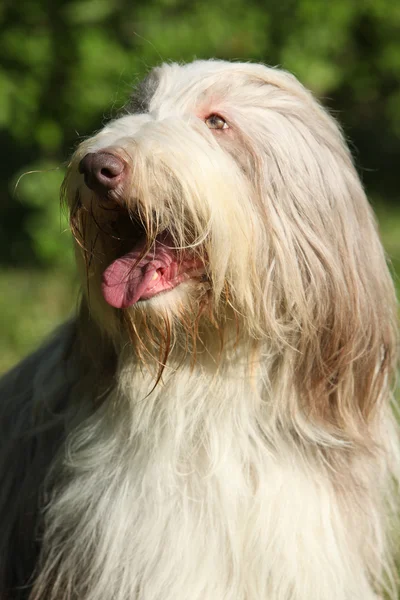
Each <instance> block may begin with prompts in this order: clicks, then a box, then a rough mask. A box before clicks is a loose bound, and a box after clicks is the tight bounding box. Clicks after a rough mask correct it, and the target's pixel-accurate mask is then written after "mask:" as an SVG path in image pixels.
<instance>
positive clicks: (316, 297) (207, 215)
mask: <svg viewBox="0 0 400 600" xmlns="http://www.w3.org/2000/svg"><path fill="white" fill-rule="evenodd" d="M156 75H157V85H155V86H154V92H153V94H152V95H151V96H149V106H148V108H147V109H146V114H129V115H126V116H123V117H121V118H120V119H117V120H116V121H114V122H112V123H110V124H109V125H108V126H106V127H105V128H104V129H103V130H102V131H101V132H99V133H98V134H97V135H96V136H94V137H93V138H92V139H89V140H87V141H86V142H84V143H83V144H82V145H81V146H80V148H79V149H78V151H77V153H76V155H75V156H74V158H73V160H72V163H71V166H70V171H69V175H68V179H67V195H68V198H69V202H70V205H71V208H72V209H73V203H74V199H75V197H76V191H77V190H79V193H80V196H81V201H82V203H83V206H84V207H85V206H86V207H88V206H89V205H90V203H92V208H93V204H96V199H95V198H93V195H92V193H91V192H90V191H89V190H87V189H86V188H85V186H84V185H83V181H82V178H81V176H80V175H79V174H78V170H77V164H78V162H79V160H80V159H81V158H82V157H83V156H84V155H85V154H86V153H87V152H94V151H98V150H101V149H111V150H112V151H113V152H117V153H118V154H119V155H120V156H123V157H124V159H125V160H127V161H128V164H129V165H130V168H131V170H132V171H131V172H132V177H131V183H130V188H129V193H128V195H127V197H125V198H124V199H125V201H126V202H127V203H128V205H129V206H130V208H131V209H132V211H133V210H139V211H140V214H141V217H142V219H143V222H144V223H145V225H146V227H147V228H148V230H149V231H150V232H151V233H157V232H158V231H160V230H162V229H164V228H165V227H167V228H170V229H171V228H172V229H173V235H174V239H175V241H176V245H177V246H179V247H185V246H187V245H190V246H191V247H192V248H193V249H196V248H199V249H201V251H203V250H205V252H204V253H203V254H202V256H206V257H207V269H208V276H209V282H210V283H209V286H211V289H209V288H207V286H205V285H204V284H199V286H200V287H196V284H192V283H188V284H184V285H183V286H181V287H180V288H177V289H176V290H174V292H171V293H170V294H166V295H165V296H160V297H158V298H154V299H153V300H150V301H147V302H145V303H143V304H142V305H141V306H138V307H136V308H133V309H128V310H127V311H125V318H126V319H127V320H130V322H131V323H132V324H133V327H134V328H136V329H135V331H136V337H133V338H132V336H128V335H127V333H126V331H125V329H124V325H123V322H122V321H121V319H120V313H118V311H116V310H114V309H111V308H110V307H109V306H107V305H106V304H105V302H104V300H103V298H102V296H101V294H100V292H99V280H100V277H101V273H102V271H103V270H104V268H105V266H107V257H109V250H108V246H107V243H108V242H107V239H98V237H96V238H95V235H94V232H95V231H96V228H95V227H94V225H93V223H90V222H85V227H86V229H85V230H84V231H83V227H82V231H81V234H82V240H80V241H81V242H82V245H84V246H85V247H86V250H87V248H88V245H89V247H90V248H91V250H90V252H91V254H93V255H94V258H93V260H91V261H90V264H89V266H88V260H86V261H85V260H84V255H85V252H84V251H83V252H82V253H81V252H80V250H79V251H78V255H79V256H80V258H79V261H80V264H81V270H82V272H83V275H84V277H86V279H85V284H84V289H86V290H87V289H89V292H88V300H87V302H88V303H89V305H90V310H91V314H92V319H93V320H94V321H96V322H97V323H98V326H99V327H100V328H101V330H102V331H103V332H104V335H105V336H106V337H107V336H109V338H110V340H111V341H110V344H111V343H112V345H113V346H114V347H115V348H116V352H117V354H118V357H119V359H118V367H117V371H116V374H115V378H114V380H113V381H114V383H113V384H112V386H111V388H110V389H109V390H108V392H107V394H106V395H105V396H104V397H103V398H102V402H101V403H100V405H99V407H98V408H97V409H96V410H94V411H93V412H92V414H91V415H90V416H89V417H88V418H86V419H85V420H83V421H82V422H81V423H80V424H79V425H78V426H74V427H71V431H70V434H69V438H68V441H67V444H66V447H65V449H64V450H62V451H61V453H60V455H59V457H58V458H57V459H56V461H55V463H54V465H53V470H52V473H53V475H52V477H53V478H54V477H55V481H56V483H55V484H54V483H52V485H53V488H52V489H53V491H52V496H51V500H50V502H49V505H48V507H47V511H46V520H45V533H44V541H43V552H42V559H41V563H40V566H39V569H38V573H37V579H36V584H35V587H34V591H33V592H32V595H31V598H32V599H35V600H39V598H40V599H42V598H49V599H51V600H67V599H68V600H72V599H74V600H77V599H78V598H79V600H111V599H112V600H188V599H189V598H190V600H373V599H374V598H376V595H375V594H377V593H382V592H383V591H384V590H385V589H386V590H387V591H388V593H389V594H391V597H392V598H395V591H394V589H395V583H394V580H393V577H394V575H393V570H392V567H391V562H392V551H391V549H390V545H389V541H388V539H389V537H390V530H391V528H392V527H393V522H392V521H390V519H391V518H392V516H391V515H392V513H391V511H390V508H389V504H390V502H391V500H392V499H393V489H392V483H391V481H392V478H393V476H396V475H397V472H398V466H399V454H398V446H397V432H396V427H395V422H394V419H393V417H392V415H391V411H390V407H389V396H390V391H389V382H390V376H391V372H392V370H393V362H394V361H393V360H392V359H390V361H391V362H390V361H389V362H390V364H389V365H388V366H385V364H384V363H383V362H382V361H383V358H384V356H386V355H387V351H388V350H387V349H388V348H389V354H390V353H391V354H390V355H391V356H392V355H393V354H394V345H395V342H394V336H395V333H394V326H393V320H394V314H395V309H394V306H395V305H394V296H393V288H392V284H391V282H390V278H389V275H388V272H387V268H386V266H385V260H384V255H383V251H382V248H381V245H380V242H379V239H378V236H377V234H376V230H375V227H374V223H373V219H372V217H371V214H370V210H369V208H368V206H367V202H366V199H365V196H364V194H363V191H362V188H361V186H360V183H359V181H358V178H357V175H356V173H355V171H354V168H353V166H352V163H351V158H350V156H349V153H348V150H347V148H346V147H345V145H344V142H343V139H342V137H341V134H340V132H339V130H338V128H337V125H336V124H335V122H334V121H333V120H332V119H331V118H330V117H329V115H327V113H326V112H325V111H324V110H323V109H322V108H321V107H320V106H319V105H318V104H317V103H316V102H315V100H313V99H312V97H311V95H310V94H309V93H308V92H307V91H306V90H304V88H302V86H301V85H300V84H299V83H298V82H297V81H296V80H295V79H294V78H293V77H292V76H290V75H288V74H286V73H283V72H281V71H278V70H275V69H267V68H266V67H263V66H261V65H249V64H246V65H241V64H229V63H223V62H218V61H215V62H212V61H207V62H201V61H200V62H195V63H193V64H192V65H186V66H178V65H164V66H163V67H161V68H160V69H159V70H158V71H157V73H156ZM211 113H220V114H223V116H224V117H225V118H226V120H227V121H228V122H229V124H230V129H229V131H228V132H225V131H221V132H217V133H215V135H214V134H213V132H211V131H210V130H208V129H207V127H206V125H205V124H204V118H205V117H206V116H207V115H209V114H211ZM93 210H94V211H95V213H96V216H97V220H101V219H102V218H103V217H102V213H101V209H100V208H98V207H97V206H95V208H94V209H93ZM83 218H84V217H82V219H83ZM104 218H105V217H104ZM188 224H190V227H191V231H194V232H195V240H194V241H193V239H191V240H189V239H188V237H187V225H188ZM153 229H154V232H153ZM100 238H101V236H100ZM94 239H96V241H95V242H93V240H94ZM88 240H89V241H90V240H91V241H92V242H93V243H94V245H93V246H90V243H89V244H88ZM96 252H98V254H97V258H96ZM199 252H200V250H199ZM85 265H86V266H85ZM226 290H229V293H227V295H226V292H225V291H226ZM206 297H207V298H208V300H207V303H208V308H209V309H210V310H211V311H212V313H213V318H212V319H211V320H210V322H208V321H207V322H206V321H203V320H202V318H201V319H200V328H199V330H198V331H197V332H196V333H193V332H192V331H190V327H189V332H188V326H187V325H182V323H181V315H182V314H184V315H186V321H189V322H190V323H192V322H194V320H195V316H196V315H197V313H198V308H199V302H200V299H199V298H202V299H203V300H204V298H206ZM145 319H148V320H149V322H150V323H151V326H150V328H151V327H154V332H155V333H154V337H153V338H151V336H150V337H149V336H148V330H147V329H146V328H145V325H144V323H145ZM183 321H184V322H186V321H185V319H183ZM125 322H126V321H125ZM164 322H169V323H170V327H171V332H172V333H171V336H172V342H171V349H170V352H169V356H168V360H167V363H166V366H165V368H164V371H163V373H162V377H161V380H160V381H159V382H158V384H157V385H156V387H155V388H154V383H155V381H156V379H157V372H158V366H159V365H158V360H159V359H158V356H159V355H158V354H157V348H158V345H159V346H160V348H161V349H162V347H163V343H162V342H159V338H158V335H159V332H161V333H160V336H161V338H162V335H161V334H162V332H163V326H164V325H163V323H164ZM146 323H147V321H146ZM213 323H217V325H216V326H215V328H214V325H213ZM219 334H222V336H223V338H224V341H223V344H222V345H221V346H219V343H218V340H217V338H218V335H219ZM154 340H156V341H154ZM157 340H158V342H157ZM185 348H186V350H185ZM153 357H154V358H153ZM367 380H368V381H369V382H370V383H369V384H368V386H367V384H365V389H364V387H363V385H364V382H365V381H367ZM318 386H320V387H318ZM328 387H329V390H330V391H329V393H328V392H327V391H326V389H328ZM84 388H85V389H84V392H83V396H82V398H79V401H80V402H82V403H83V404H85V403H88V404H90V402H92V401H93V398H91V389H90V388H88V386H84ZM153 388H154V389H153ZM360 390H361V391H360ZM303 392H304V394H303ZM330 403H332V406H333V408H332V412H330V411H331V408H330V406H331V404H330ZM54 473H55V474H56V475H54ZM52 481H53V480H52Z"/></svg>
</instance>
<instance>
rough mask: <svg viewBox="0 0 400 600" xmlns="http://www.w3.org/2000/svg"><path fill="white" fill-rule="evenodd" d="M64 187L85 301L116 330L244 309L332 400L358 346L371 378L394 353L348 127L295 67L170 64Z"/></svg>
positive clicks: (78, 156)
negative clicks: (146, 318)
mask: <svg viewBox="0 0 400 600" xmlns="http://www.w3.org/2000/svg"><path fill="white" fill-rule="evenodd" d="M65 190H66V195H67V198H68V202H69V205H70V210H71V225H72V228H73V232H74V234H75V237H76V239H77V242H78V256H79V260H80V262H81V265H83V266H82V271H83V275H84V279H85V285H84V288H85V291H86V295H87V300H88V303H89V304H90V307H91V310H92V313H93V314H94V316H95V317H96V319H97V320H98V321H99V322H100V323H101V326H102V327H103V328H104V329H108V330H109V331H110V332H111V333H112V334H113V335H114V334H115V332H116V331H117V329H118V327H119V326H120V324H121V322H122V323H124V324H126V323H127V322H128V321H129V322H133V323H134V322H135V319H138V315H139V314H141V315H143V314H144V315H152V317H153V318H157V315H158V316H160V315H161V316H162V318H163V319H167V320H168V321H169V322H170V323H174V322H179V323H180V324H181V325H182V323H183V324H184V328H186V329H190V328H192V330H193V331H194V330H196V331H198V321H199V319H200V320H202V319H203V317H204V318H207V319H209V321H210V322H216V323H219V324H221V323H223V324H224V325H223V326H224V327H225V328H226V327H227V326H229V324H231V323H233V322H235V326H237V325H238V324H239V329H240V331H242V332H245V333H246V335H248V336H250V337H251V338H253V339H258V340H262V341H263V342H265V343H266V344H267V346H268V353H269V354H270V355H273V356H274V357H275V360H277V357H278V356H281V357H285V360H286V359H287V361H289V363H290V366H289V363H288V365H286V367H287V368H291V369H292V371H293V372H294V373H295V374H296V377H298V378H299V381H300V380H302V381H303V383H302V387H303V389H304V387H305V386H304V382H306V386H307V385H309V387H310V390H313V392H311V391H310V394H311V393H314V392H315V390H316V389H317V387H318V386H320V388H321V390H322V391H320V392H319V394H320V396H321V397H322V396H325V392H324V391H323V390H326V387H327V386H328V387H329V386H330V389H331V391H332V390H337V385H338V384H337V382H338V381H339V380H341V376H342V374H343V372H344V371H346V369H350V370H352V371H354V369H356V366H357V361H356V358H355V357H356V356H358V357H359V359H357V360H359V361H360V360H361V361H364V363H363V366H362V369H363V370H364V375H363V379H364V381H366V379H365V373H366V372H368V375H367V379H368V377H370V378H371V379H370V380H369V382H368V384H366V385H367V387H370V386H371V385H372V384H373V381H372V380H374V379H376V376H377V373H381V372H382V373H383V371H384V370H385V368H386V367H385V365H386V364H387V361H388V360H389V362H390V359H388V356H389V355H390V354H391V353H390V348H391V347H392V344H393V325H392V319H393V292H392V285H391V282H390V278H389V276H388V273H387V269H386V265H385V260H384V256H383V251H382V248H381V245H380V242H379V239H378V236H377V233H376V230H375V226H374V222H373V218H372V215H371V212H370V209H369V207H368V203H367V201H366V198H365V195H364V193H363V190H362V187H361V185H360V182H359V179H358V177H357V174H356V172H355V170H354V168H353V165H352V161H351V157H350V154H349V152H348V149H347V147H346V145H345V143H344V141H343V138H342V135H341V133H340V130H339V128H338V126H337V124H336V123H335V121H334V120H333V119H332V118H331V117H330V116H329V115H328V114H327V113H326V111H324V110H323V109H322V107H321V106H320V105H319V104H318V103H317V102H316V101H315V100H314V99H313V98H312V96H311V94H310V93H309V92H308V91H307V90H305V89H304V88H303V87H302V86H301V84H299V83H298V81H297V80H296V79H295V78H294V77H293V76H291V75H289V74H287V73H285V72H282V71H279V70H277V69H271V68H267V67H264V66H262V65H251V64H239V63H237V64H235V63H226V62H222V61H198V62H194V63H192V64H189V65H185V66H179V65H176V64H172V65H163V66H162V67H160V68H157V69H155V70H153V71H152V72H151V73H150V75H149V76H148V77H147V78H146V79H145V80H144V82H143V83H142V84H141V85H139V86H138V88H137V89H136V91H135V92H134V95H133V98H132V100H131V104H130V105H129V106H128V107H127V109H126V114H124V116H122V117H121V118H118V119H117V120H115V121H112V122H111V123H110V124H109V125H107V126H105V127H104V129H103V130H101V131H100V132H99V133H98V134H96V135H95V136H94V137H92V138H90V139H88V140H87V141H85V142H83V143H82V144H81V145H80V146H79V148H78V150H77V152H76V153H75V155H74V156H73V159H72V162H71V164H70V167H69V172H68V174H67V178H66V182H65ZM121 315H123V317H122V318H121ZM367 349H368V352H367ZM289 356H290V358H288V357H289ZM360 357H361V358H360ZM365 363H368V365H366V364H365ZM360 369H361V367H360ZM360 374H361V370H360ZM355 377H356V376H355ZM357 377H358V375H357ZM357 377H356V378H357ZM353 384H354V382H353ZM353 384H352V385H353ZM354 385H358V384H354ZM364 387H365V386H364ZM364 391H365V390H364ZM329 393H331V392H329ZM364 396H365V394H364ZM366 398H367V399H366V400H365V402H366V403H367V404H368V403H369V400H368V394H366Z"/></svg>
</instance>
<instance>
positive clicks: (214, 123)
mask: <svg viewBox="0 0 400 600" xmlns="http://www.w3.org/2000/svg"><path fill="white" fill-rule="evenodd" d="M205 123H206V125H207V127H208V128H209V129H228V127H229V125H228V123H227V122H226V121H225V120H224V119H223V118H222V117H220V116H219V115H210V116H209V117H207V119H206V121H205Z"/></svg>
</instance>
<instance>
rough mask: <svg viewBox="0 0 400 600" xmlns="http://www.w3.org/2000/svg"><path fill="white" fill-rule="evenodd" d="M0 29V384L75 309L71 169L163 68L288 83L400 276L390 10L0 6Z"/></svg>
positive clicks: (41, 1) (399, 46)
mask: <svg viewBox="0 0 400 600" xmlns="http://www.w3.org/2000/svg"><path fill="white" fill-rule="evenodd" d="M0 21H1V30H0V48H1V54H0V61H1V63H0V128H1V130H0V148H1V161H0V171H1V176H0V181H1V187H0V371H3V370H5V369H6V368H8V367H10V366H11V365H12V364H13V363H15V362H16V361H17V360H18V359H19V358H20V357H21V356H23V355H24V354H26V353H27V352H29V351H30V350H31V349H32V348H33V347H34V346H35V345H37V344H38V342H39V341H40V339H42V337H43V336H44V335H46V334H47V333H48V332H49V331H50V330H51V329H52V328H53V327H54V326H55V324H57V323H58V322H60V321H61V320H62V319H63V318H65V316H66V315H68V314H69V313H71V312H72V311H73V310H74V307H75V305H76V301H77V297H78V283H77V281H76V279H75V276H74V268H73V258H72V251H71V241H70V236H69V233H68V231H67V223H66V219H65V215H62V214H61V211H60V207H59V201H58V197H59V191H58V190H59V185H60V182H61V181H62V178H63V169H64V165H65V163H66V161H67V159H68V156H69V155H70V153H71V152H72V150H73V149H74V147H75V146H76V144H77V143H78V141H79V140H81V139H82V138H83V137H85V136H87V135H89V134H90V133H92V132H93V131H94V130H96V129H98V128H100V127H101V126H102V124H103V123H104V122H105V120H107V119H108V118H110V117H112V116H113V115H115V114H116V112H117V111H118V109H119V108H120V107H121V106H122V105H123V104H124V102H125V101H126V99H127V97H128V95H129V93H130V90H131V87H132V85H133V83H134V82H135V81H136V80H137V79H138V78H140V77H142V76H143V74H144V73H146V71H147V70H148V69H149V68H150V67H151V66H153V65H154V64H156V63H159V62H161V61H171V60H177V61H188V60H191V59H193V58H196V57H197V58H209V57H219V58H225V59H235V60H236V59H240V60H251V61H260V62H265V63H267V64H270V65H279V66H282V67H283V68H285V69H288V70H290V71H293V72H294V73H295V75H296V76H297V77H298V78H299V79H300V80H301V81H302V82H303V83H304V84H305V85H307V86H308V87H310V88H311V89H312V90H313V91H314V92H315V93H316V94H317V96H318V97H319V98H320V99H321V100H322V102H323V103H324V104H325V105H326V106H327V107H329V108H330V109H331V110H332V111H333V113H334V114H335V115H336V116H337V118H338V119H339V120H340V122H341V123H342V125H343V127H344V130H345V133H346V136H347V137H348V138H349V140H351V148H352V150H353V154H354V156H355V160H356V163H357V166H358V168H359V172H360V175H361V177H362V179H363V181H364V183H365V186H366V188H367V191H368V194H369V197H370V200H371V202H372V204H373V205H374V207H375V209H376V211H377V214H378V217H379V221H380V226H381V231H382V236H383V240H384V244H385V247H386V249H387V252H388V255H389V257H390V259H391V260H392V263H393V268H394V270H396V269H397V271H398V272H399V273H400V206H399V202H398V187H399V186H398V171H399V167H400V160H399V159H400V2H398V1H396V0H363V1H362V2H361V1H360V2H358V1H352V0H334V1H333V0H296V1H295V0H293V1H291V0H280V1H275V0H264V1H263V0H213V1H211V0H202V1H198V2H196V1H189V0H182V1H178V0H129V1H128V0H72V1H62V0H11V1H10V0H2V2H1V4H0Z"/></svg>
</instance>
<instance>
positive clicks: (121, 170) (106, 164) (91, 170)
mask: <svg viewBox="0 0 400 600" xmlns="http://www.w3.org/2000/svg"><path fill="white" fill-rule="evenodd" d="M79 172H80V173H83V175H84V177H85V183H86V185H87V186H88V187H89V188H90V189H92V190H94V191H95V192H98V193H103V194H104V192H108V191H110V190H113V189H115V188H116V187H117V186H118V185H119V184H120V183H121V182H122V180H123V178H124V175H125V172H126V169H125V163H124V162H123V161H122V160H121V159H120V158H118V157H117V156H115V155H114V154H110V153H109V152H89V153H88V154H86V156H84V157H83V158H82V160H81V162H80V163H79Z"/></svg>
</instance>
